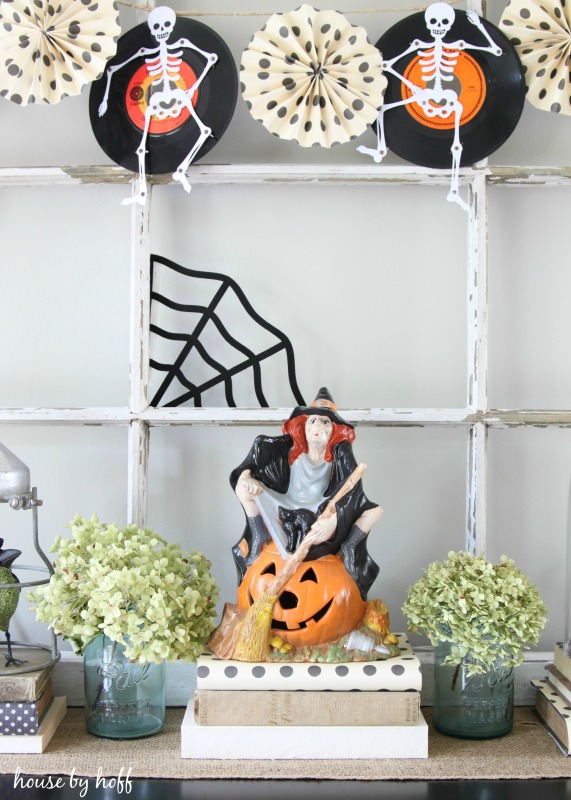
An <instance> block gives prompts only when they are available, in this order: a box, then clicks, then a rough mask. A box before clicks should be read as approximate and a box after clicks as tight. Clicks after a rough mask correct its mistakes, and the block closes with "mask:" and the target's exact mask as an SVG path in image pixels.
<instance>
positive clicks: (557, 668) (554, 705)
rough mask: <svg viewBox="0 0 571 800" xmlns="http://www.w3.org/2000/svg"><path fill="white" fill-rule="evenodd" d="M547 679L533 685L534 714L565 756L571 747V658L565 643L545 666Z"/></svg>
mask: <svg viewBox="0 0 571 800" xmlns="http://www.w3.org/2000/svg"><path fill="white" fill-rule="evenodd" d="M545 669H546V671H547V676H546V677H545V678H542V679H541V680H536V681H532V682H531V683H532V686H535V688H536V689H537V695H536V699H535V710H536V711H537V713H538V714H539V716H540V718H541V719H542V721H543V723H544V724H545V726H546V728H547V730H548V731H549V733H550V734H551V735H552V736H553V738H554V739H555V741H556V742H557V744H558V745H559V747H560V748H561V749H562V750H563V752H564V753H565V755H566V756H567V755H569V748H570V745H571V658H570V657H569V656H567V655H565V652H564V650H563V644H562V642H557V644H556V645H555V648H554V651H553V663H550V664H546V665H545Z"/></svg>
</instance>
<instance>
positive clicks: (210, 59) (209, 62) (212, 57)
mask: <svg viewBox="0 0 571 800" xmlns="http://www.w3.org/2000/svg"><path fill="white" fill-rule="evenodd" d="M176 47H187V48H188V49H189V50H194V51H195V53H200V55H201V56H203V57H204V58H205V59H206V65H205V67H204V69H203V70H202V73H201V74H200V77H199V78H197V79H196V82H195V83H193V85H192V86H191V87H189V89H188V91H187V95H188V96H189V97H192V96H193V95H194V93H195V92H196V90H197V89H198V87H199V86H200V84H201V83H202V81H203V80H204V78H205V77H206V74H207V73H208V72H209V71H210V69H212V67H213V66H214V64H216V62H217V61H218V56H217V55H216V53H207V52H206V51H205V50H200V48H198V47H196V45H194V44H192V42H190V41H189V40H188V39H179V40H178V41H177V42H175V43H174V44H172V45H168V44H167V49H168V50H171V49H173V48H176ZM174 55H177V56H178V55H180V53H175V54H174Z"/></svg>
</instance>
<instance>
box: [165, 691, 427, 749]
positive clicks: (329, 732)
mask: <svg viewBox="0 0 571 800" xmlns="http://www.w3.org/2000/svg"><path fill="white" fill-rule="evenodd" d="M181 757H182V758H213V759H226V760H233V759H272V760H275V759H312V758H313V759H315V758H318V759H358V758H360V759H365V758H428V725H427V724H426V721H425V719H424V717H423V716H422V714H421V715H420V719H419V721H418V723H417V724H416V725H391V726H384V725H376V726H362V725H331V726H320V725H307V726H303V727H302V726H297V725H292V726H287V727H284V726H280V725H277V726H268V727H263V729H262V728H260V727H258V728H251V727H247V726H232V725H211V726H204V725H197V724H196V722H195V721H194V702H193V700H192V699H191V700H190V702H189V704H188V706H187V709H186V713H185V715H184V719H183V721H182V725H181Z"/></svg>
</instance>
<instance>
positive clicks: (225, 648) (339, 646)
mask: <svg viewBox="0 0 571 800" xmlns="http://www.w3.org/2000/svg"><path fill="white" fill-rule="evenodd" d="M239 618H240V614H239V612H238V611H237V609H236V606H234V605H230V604H226V607H225V609H224V614H223V619H222V622H221V624H220V626H219V627H218V628H217V630H216V631H215V632H214V633H213V635H212V636H211V638H210V642H209V645H210V648H211V650H212V652H213V653H214V654H215V655H216V656H218V658H225V659H226V658H228V659H235V660H238V661H249V660H251V659H248V658H244V657H242V656H241V655H240V652H239V649H238V648H237V646H236V641H237V636H236V630H237V626H238V623H239ZM389 625H390V619H389V612H388V609H387V607H386V605H385V604H384V603H383V601H382V600H367V601H366V603H365V613H364V615H363V617H362V619H361V621H360V623H359V624H358V625H357V626H356V627H355V628H354V629H353V630H352V631H350V632H349V633H347V634H345V635H344V636H341V637H340V638H339V639H336V640H335V641H332V642H324V643H322V644H315V645H301V646H297V647H296V646H294V645H292V644H290V643H288V642H285V641H284V639H283V638H282V637H281V636H280V631H279V630H276V629H271V631H270V634H269V640H268V645H267V648H266V652H265V653H264V654H263V657H262V658H261V659H255V660H263V661H274V662H283V663H287V662H303V661H321V662H328V663H343V662H352V661H384V660H386V659H388V658H394V657H395V656H399V655H400V654H401V651H400V647H399V644H398V637H397V636H396V635H394V634H392V633H390V631H389Z"/></svg>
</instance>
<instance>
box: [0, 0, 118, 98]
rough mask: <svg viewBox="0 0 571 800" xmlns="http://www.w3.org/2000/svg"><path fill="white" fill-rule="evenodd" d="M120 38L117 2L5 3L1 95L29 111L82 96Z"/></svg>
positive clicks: (0, 22)
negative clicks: (33, 105) (33, 106)
mask: <svg viewBox="0 0 571 800" xmlns="http://www.w3.org/2000/svg"><path fill="white" fill-rule="evenodd" d="M120 33H121V28H120V27H119V22H118V10H117V6H116V4H115V1H114V0H54V2H53V3H52V2H49V0H2V1H1V2H0V96H1V97H5V98H7V99H8V100H11V101H12V102H13V103H17V104H18V105H22V106H25V105H28V103H49V104H54V103H59V101H60V100H62V99H63V98H64V97H67V96H69V95H77V94H79V93H80V92H81V90H82V88H83V87H84V86H85V84H87V83H90V82H91V81H93V80H95V79H96V78H99V76H100V75H101V74H102V73H103V70H104V68H105V65H106V63H107V61H108V60H109V59H110V58H111V57H112V56H114V55H115V52H116V50H117V38H118V37H119V34H120Z"/></svg>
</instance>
